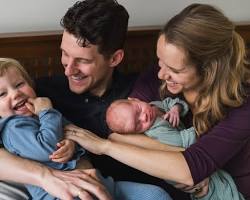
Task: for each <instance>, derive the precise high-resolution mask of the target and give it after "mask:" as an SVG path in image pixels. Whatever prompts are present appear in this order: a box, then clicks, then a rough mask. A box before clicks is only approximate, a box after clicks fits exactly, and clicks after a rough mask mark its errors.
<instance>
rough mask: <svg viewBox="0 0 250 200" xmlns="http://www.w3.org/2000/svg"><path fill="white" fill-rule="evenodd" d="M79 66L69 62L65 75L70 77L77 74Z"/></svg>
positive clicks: (71, 61) (72, 61)
mask: <svg viewBox="0 0 250 200" xmlns="http://www.w3.org/2000/svg"><path fill="white" fill-rule="evenodd" d="M77 70H78V69H77V66H76V65H75V62H74V60H69V62H68V63H67V65H66V67H65V68H64V74H65V75H66V76H70V75H72V74H75V73H76V72H77Z"/></svg>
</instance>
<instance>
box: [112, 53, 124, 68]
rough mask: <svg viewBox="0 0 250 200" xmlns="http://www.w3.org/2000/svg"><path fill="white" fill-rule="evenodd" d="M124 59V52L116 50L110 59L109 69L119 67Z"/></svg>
mask: <svg viewBox="0 0 250 200" xmlns="http://www.w3.org/2000/svg"><path fill="white" fill-rule="evenodd" d="M123 57H124V50H122V49H118V50H117V51H115V53H113V55H112V56H111V58H110V67H116V66H117V65H119V64H120V63H121V61H122V59H123Z"/></svg>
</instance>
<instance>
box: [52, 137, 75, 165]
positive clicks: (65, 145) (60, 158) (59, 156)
mask: <svg viewBox="0 0 250 200" xmlns="http://www.w3.org/2000/svg"><path fill="white" fill-rule="evenodd" d="M57 147H58V149H57V150H56V151H55V152H53V154H52V155H50V156H49V158H50V159H51V160H52V161H54V162H59V163H66V162H68V161H69V160H70V159H71V158H72V156H73V154H74V152H75V147H76V144H75V142H74V141H72V140H69V139H64V140H62V141H61V142H59V143H57Z"/></svg>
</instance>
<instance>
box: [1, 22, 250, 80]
mask: <svg viewBox="0 0 250 200" xmlns="http://www.w3.org/2000/svg"><path fill="white" fill-rule="evenodd" d="M160 29H161V27H159V26H151V27H132V28H129V31H128V34H127V40H126V43H125V47H124V49H125V59H124V60H123V62H122V64H121V66H120V67H119V69H120V70H121V71H123V72H125V73H131V72H132V73H133V72H140V71H142V70H144V69H145V68H146V67H147V66H148V65H150V64H151V63H152V62H154V61H155V60H156V53H155V52H156V41H157V38H158V34H159V32H160ZM236 31H237V32H239V34H240V35H241V36H242V37H243V38H244V40H245V42H246V44H247V48H248V49H250V25H238V26H237V27H236ZM61 37H62V31H59V30H58V31H44V32H27V33H10V34H7V33H4V34H0V57H12V58H16V59H17V60H19V61H20V62H21V63H22V64H23V65H24V66H25V67H26V69H27V70H28V72H29V73H30V74H31V75H32V76H34V77H38V76H45V75H52V74H58V73H62V72H63V67H62V66H61V51H60V43H61ZM249 57H250V54H249Z"/></svg>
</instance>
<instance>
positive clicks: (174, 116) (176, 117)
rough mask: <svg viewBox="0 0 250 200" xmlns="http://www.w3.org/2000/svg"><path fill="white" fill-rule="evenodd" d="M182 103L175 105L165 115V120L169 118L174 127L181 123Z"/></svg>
mask: <svg viewBox="0 0 250 200" xmlns="http://www.w3.org/2000/svg"><path fill="white" fill-rule="evenodd" d="M180 109H181V107H180V105H178V104H177V105H174V106H173V107H172V108H171V109H170V110H169V111H168V112H166V113H165V114H164V115H163V118H164V119H165V120H168V121H169V123H170V124H171V125H172V126H173V127H177V126H178V125H179V123H180Z"/></svg>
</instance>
